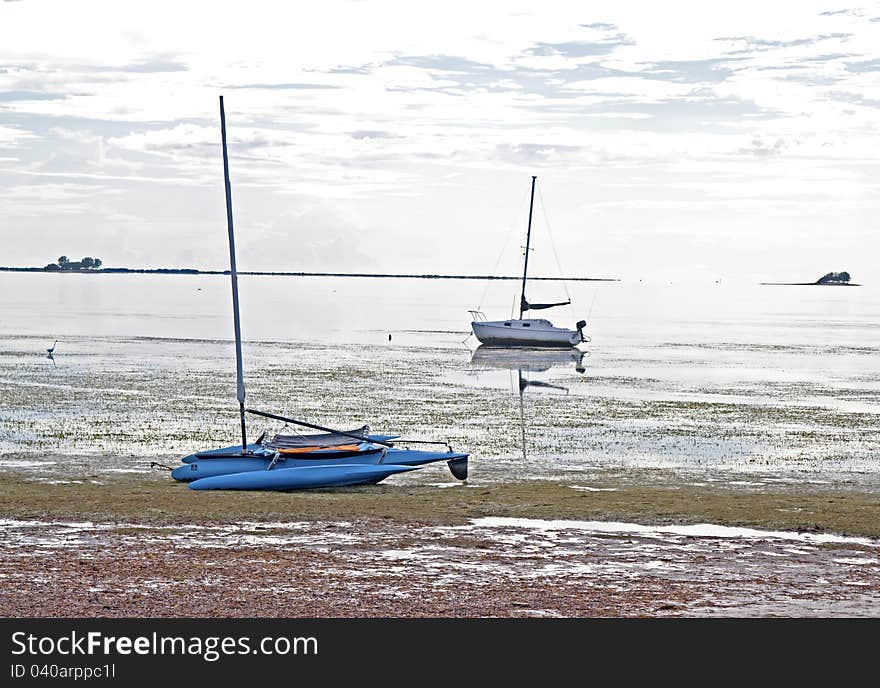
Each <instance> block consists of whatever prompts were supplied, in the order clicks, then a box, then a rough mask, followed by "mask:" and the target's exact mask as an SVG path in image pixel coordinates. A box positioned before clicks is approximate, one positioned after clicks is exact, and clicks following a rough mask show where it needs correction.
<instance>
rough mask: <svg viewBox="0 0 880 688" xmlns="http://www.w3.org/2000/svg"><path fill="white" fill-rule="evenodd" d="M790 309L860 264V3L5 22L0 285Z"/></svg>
mask: <svg viewBox="0 0 880 688" xmlns="http://www.w3.org/2000/svg"><path fill="white" fill-rule="evenodd" d="M219 95H223V96H224V100H225V106H226V117H227V129H228V142H229V156H230V176H231V182H232V190H233V191H232V193H233V205H234V215H235V227H236V242H237V248H238V267H239V269H241V270H295V271H296V270H305V271H355V272H402V273H455V274H516V273H517V272H518V271H519V270H520V269H521V267H520V264H521V261H522V250H521V248H520V247H521V245H522V244H523V243H524V238H525V237H524V235H525V230H526V224H527V218H528V196H529V185H530V181H531V176H532V175H536V176H537V177H538V194H537V203H536V210H535V218H534V252H533V254H532V256H533V258H532V260H533V263H532V265H533V266H534V268H533V270H534V272H533V274H544V275H549V276H556V275H559V274H565V275H576V276H592V277H616V278H620V279H624V280H629V279H641V278H646V279H649V278H650V279H663V280H666V279H668V280H671V281H672V280H691V279H692V280H707V281H708V280H717V279H722V280H734V281H735V280H747V281H761V280H765V279H766V280H796V281H801V280H811V279H815V278H817V277H819V276H820V275H822V274H824V273H825V272H828V271H831V270H848V271H849V272H850V273H851V274H852V276H853V280H854V281H861V282H865V281H870V273H872V272H876V267H877V265H878V260H880V233H878V231H877V229H878V222H880V220H878V218H880V3H877V2H873V3H861V4H853V3H849V2H831V1H823V2H814V1H812V0H796V1H780V2H767V1H766V0H763V1H762V2H751V1H749V0H746V1H740V2H736V3H707V2H676V1H666V2H662V3H659V2H633V1H627V0H614V1H613V2H589V3H587V2H558V1H554V0H545V1H544V2H541V3H535V2H519V0H505V1H504V2H473V1H470V2H458V1H456V0H444V1H443V2H431V1H425V2H390V1H389V2H384V1H372V0H371V1H369V2H367V1H355V0H346V1H340V0H322V2H319V3H315V2H311V3H278V2H262V1H259V0H249V1H248V2H246V3H244V2H210V3H208V2H204V3H203V2H180V1H179V0H178V1H176V2H164V1H162V0H151V1H150V2H140V1H136V0H131V1H128V2H124V3H121V2H99V1H92V0H81V1H77V2H71V1H69V0H67V1H64V0H61V1H54V0H0V188H2V190H3V193H2V195H0V240H2V244H0V245H2V254H3V257H2V258H0V264H3V265H13V266H33V265H39V266H42V265H45V264H46V263H48V262H51V261H54V260H55V259H56V258H57V257H58V256H60V255H62V254H63V255H67V256H69V257H70V258H71V259H74V260H77V259H79V258H81V257H82V256H86V255H88V256H95V257H100V258H101V259H102V260H103V262H104V266H105V267H195V268H200V269H224V268H226V267H227V266H228V249H227V245H226V218H225V201H224V198H223V170H222V157H221V149H220V127H219V106H218V96H219Z"/></svg>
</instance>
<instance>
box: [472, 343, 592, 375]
mask: <svg viewBox="0 0 880 688" xmlns="http://www.w3.org/2000/svg"><path fill="white" fill-rule="evenodd" d="M587 355H588V352H586V351H582V350H581V349H577V348H575V347H567V348H559V347H557V348H553V349H539V348H531V347H509V348H508V347H500V346H486V345H485V344H481V345H480V346H478V347H477V348H476V350H474V352H473V353H472V354H471V364H472V365H475V366H482V367H486V368H502V369H505V370H523V371H527V372H531V373H543V372H546V371H548V370H550V368H552V367H553V366H559V365H566V364H572V363H573V364H574V369H575V370H576V371H577V372H579V373H581V374H583V373H584V372H586V368H585V367H584V357H585V356H587Z"/></svg>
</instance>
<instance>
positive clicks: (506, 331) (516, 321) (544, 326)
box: [469, 175, 587, 347]
mask: <svg viewBox="0 0 880 688" xmlns="http://www.w3.org/2000/svg"><path fill="white" fill-rule="evenodd" d="M536 180H537V177H536V176H534V175H533V176H532V196H531V200H530V201H529V226H528V230H527V231H526V246H525V261H524V265H523V278H522V292H521V294H520V301H519V318H510V319H508V320H488V319H487V318H486V316H485V315H484V314H483V312H482V311H479V310H475V311H469V312H470V314H471V317H472V322H471V329H472V330H473V333H474V336H475V337H476V338H477V339H478V340H480V343H482V344H486V345H489V346H531V347H545V346H554V347H555V346H564V347H573V346H577V345H578V344H580V343H581V342H584V341H587V338H586V337H585V336H584V332H583V328H584V327H586V325H587V323H586V321H585V320H580V321H578V323H577V324H576V325H575V328H576V329H574V330H569V329H566V328H564V327H556V326H554V325H553V323H551V322H550V321H549V320H546V319H544V318H523V314H524V313H525V312H526V311H529V310H533V311H535V310H544V309H546V308H553V307H555V306H567V305H569V304H570V303H571V301H570V300H569V301H562V302H560V303H529V301H528V299H527V298H526V282H527V281H528V274H529V244H530V243H531V238H532V211H533V210H534V207H535V181H536Z"/></svg>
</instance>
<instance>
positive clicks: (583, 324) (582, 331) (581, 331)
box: [575, 320, 588, 342]
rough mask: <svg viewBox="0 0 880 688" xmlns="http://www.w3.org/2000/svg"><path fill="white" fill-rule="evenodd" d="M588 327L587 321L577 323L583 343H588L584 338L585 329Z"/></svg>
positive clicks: (576, 326)
mask: <svg viewBox="0 0 880 688" xmlns="http://www.w3.org/2000/svg"><path fill="white" fill-rule="evenodd" d="M586 326H587V321H586V320H578V321H577V325H575V328H576V329H577V331H578V334H579V335H580V336H581V341H582V342H586V341H588V340H587V338H586V337H584V328H585V327H586Z"/></svg>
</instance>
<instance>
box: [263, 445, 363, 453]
mask: <svg viewBox="0 0 880 688" xmlns="http://www.w3.org/2000/svg"><path fill="white" fill-rule="evenodd" d="M322 449H332V450H333V451H352V452H354V451H360V445H358V444H337V445H335V446H330V447H292V448H290V449H278V450H277V451H278V453H279V454H305V453H307V452H313V451H320V450H322Z"/></svg>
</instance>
